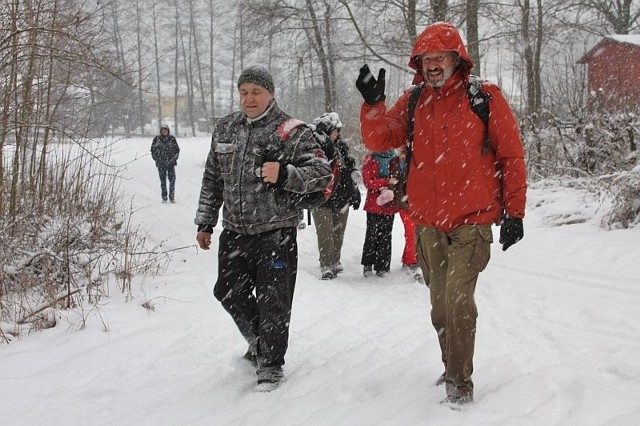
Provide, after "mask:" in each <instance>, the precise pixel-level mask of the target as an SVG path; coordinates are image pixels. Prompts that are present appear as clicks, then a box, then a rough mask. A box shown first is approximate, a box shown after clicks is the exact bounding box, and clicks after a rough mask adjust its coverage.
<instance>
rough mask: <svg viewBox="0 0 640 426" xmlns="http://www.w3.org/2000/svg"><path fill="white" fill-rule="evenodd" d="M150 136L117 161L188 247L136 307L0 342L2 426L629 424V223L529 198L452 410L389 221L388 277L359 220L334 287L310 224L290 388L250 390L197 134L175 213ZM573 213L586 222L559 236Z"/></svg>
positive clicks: (181, 167)
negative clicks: (223, 302)
mask: <svg viewBox="0 0 640 426" xmlns="http://www.w3.org/2000/svg"><path fill="white" fill-rule="evenodd" d="M150 142H151V139H150V138H149V139H129V140H122V141H119V142H118V143H117V145H116V147H117V149H116V150H115V157H116V159H117V160H118V161H119V162H120V163H122V164H124V163H126V162H128V161H130V160H132V159H134V158H137V160H135V161H133V162H132V163H131V164H129V165H128V166H127V177H128V179H127V180H126V181H125V182H124V183H123V188H124V189H125V192H126V194H127V196H130V197H131V198H132V199H133V205H134V206H135V207H136V208H137V212H136V213H135V216H134V219H135V220H136V221H137V223H140V224H142V225H143V226H144V227H145V228H146V229H148V230H149V231H150V233H151V239H152V240H153V241H154V242H156V243H159V242H161V241H164V245H163V246H164V249H166V250H171V249H172V248H180V247H186V248H183V249H180V250H177V251H174V252H171V256H172V257H171V262H170V264H169V268H168V270H167V272H166V274H165V275H162V276H158V277H154V278H146V279H144V280H138V281H137V285H136V287H135V288H134V290H133V293H134V298H133V300H126V297H125V296H124V295H122V294H120V293H118V292H117V291H116V290H113V291H112V292H111V296H112V297H111V298H110V299H109V300H106V301H103V302H102V303H101V304H100V305H99V306H98V307H96V308H94V309H92V310H90V311H85V312H74V313H71V314H69V316H68V318H61V320H60V321H59V325H58V326H57V327H55V328H53V329H50V330H46V331H44V332H41V333H34V334H32V335H29V336H25V337H23V338H21V339H19V340H16V341H13V342H12V343H10V344H8V345H0V419H1V420H0V423H1V424H2V425H65V426H67V425H92V426H93V425H216V426H226V425H228V426H240V425H247V426H253V425H260V426H268V425H281V426H282V425H305V426H307V425H331V426H334V425H344V426H370V425H385V426H411V425H474V426H480V425H513V426H522V425H541V426H542V425H544V426H550V425H562V426H566V425H580V426H582V425H608V426H627V425H637V424H640V355H639V354H640V262H639V259H640V256H639V252H640V251H639V248H640V228H636V229H631V230H616V231H603V230H601V229H600V228H599V227H598V217H599V215H601V214H603V211H602V209H598V205H597V204H596V203H595V202H593V201H591V200H590V199H589V197H585V196H584V195H583V194H581V193H580V192H578V191H568V190H554V189H550V188H546V189H545V188H532V189H531V190H530V192H529V202H528V212H527V217H526V219H525V239H524V240H523V241H521V242H520V243H518V244H517V245H515V246H513V247H512V248H510V249H509V251H507V252H506V253H505V252H502V251H501V250H500V248H499V245H498V244H494V246H493V253H492V260H491V262H490V263H489V266H488V268H487V270H486V271H485V272H483V273H482V274H481V275H480V279H479V282H478V287H477V303H478V309H479V318H478V333H477V344H476V355H475V373H474V382H475V385H476V393H475V397H476V398H475V399H476V401H475V403H474V404H473V405H471V406H470V407H468V408H466V409H465V410H464V411H462V412H456V411H452V410H450V409H449V408H447V407H444V406H442V405H440V404H439V402H440V400H441V399H443V397H444V389H443V388H442V387H435V386H434V382H435V380H436V379H437V377H438V376H439V375H440V374H441V373H442V365H441V363H440V360H439V358H440V353H439V348H438V343H437V338H436V334H435V331H434V330H433V328H432V327H431V324H430V320H429V309H430V307H429V298H428V293H427V289H426V287H425V286H424V285H420V284H417V283H416V282H414V281H412V279H411V278H409V277H408V276H406V275H405V274H404V273H403V272H402V271H401V270H400V254H401V250H402V245H403V238H402V224H401V222H400V220H399V218H398V219H397V220H396V223H395V228H394V246H393V248H394V255H393V256H394V257H393V263H392V271H391V273H390V274H389V275H388V276H387V277H385V278H384V279H380V278H378V277H372V278H369V279H366V278H364V277H362V275H361V266H360V254H361V250H362V243H363V241H364V230H365V214H364V212H363V211H361V210H360V211H352V212H351V214H350V217H349V223H348V227H347V236H346V238H345V247H344V251H343V257H342V264H343V265H344V267H345V272H344V273H342V274H341V275H340V276H339V278H338V279H335V280H333V281H322V280H320V279H319V268H318V255H317V246H316V237H315V231H314V228H313V227H310V228H307V229H305V230H302V231H300V232H299V245H300V261H299V265H300V268H299V269H300V270H299V274H298V282H297V286H296V295H295V299H294V307H293V316H292V323H291V337H290V347H289V351H288V354H287V363H286V365H285V374H286V376H287V381H286V382H285V383H284V385H283V386H282V387H281V388H280V389H278V390H276V391H274V392H271V393H267V394H264V393H255V392H253V388H254V383H255V374H254V371H253V368H252V367H251V366H250V365H249V364H248V363H247V362H246V361H244V360H243V359H242V358H241V356H242V355H243V354H244V351H245V350H246V345H245V343H244V341H243V339H242V338H241V336H240V334H239V332H238V331H237V329H236V328H235V325H234V324H233V322H232V320H231V318H230V317H229V316H228V315H227V313H226V312H225V311H224V310H223V309H222V307H221V306H220V304H219V303H218V302H216V301H215V300H214V298H213V295H212V292H211V290H212V287H213V284H214V282H215V279H216V263H217V254H216V250H215V249H216V248H217V247H214V250H211V251H209V252H203V251H199V250H197V249H196V247H195V230H196V229H195V226H194V225H193V217H194V212H195V209H196V202H197V198H198V193H199V187H200V178H201V175H202V169H203V167H204V159H205V157H206V153H207V151H208V148H209V141H208V138H192V139H179V141H178V142H179V143H180V146H181V150H182V152H181V156H180V160H179V164H178V168H177V174H178V181H177V191H176V198H177V201H178V202H177V204H173V205H172V204H161V202H160V194H159V188H158V187H159V184H158V179H157V176H156V171H155V167H154V165H153V162H152V160H151V158H150V157H149V156H148V155H147V153H148V149H149V146H150ZM575 218H578V219H580V218H582V219H583V220H586V222H585V223H581V224H574V225H564V226H556V225H557V224H559V223H562V222H571V221H572V219H575ZM494 231H495V233H496V234H497V231H498V229H497V228H495V229H494ZM216 236H217V235H216ZM496 236H497V235H496ZM496 239H497V238H496ZM214 241H217V240H216V239H214ZM145 302H147V303H148V304H149V305H151V306H152V307H153V309H152V310H150V309H145V308H144V307H142V306H141V305H142V304H143V303H145ZM81 316H84V317H86V318H87V322H86V327H84V328H81V327H80V326H79V320H78V318H79V317H81Z"/></svg>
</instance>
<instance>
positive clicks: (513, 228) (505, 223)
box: [499, 215, 524, 251]
mask: <svg viewBox="0 0 640 426" xmlns="http://www.w3.org/2000/svg"><path fill="white" fill-rule="evenodd" d="M522 238H524V226H523V225H522V219H518V218H517V217H511V216H508V215H507V216H505V217H504V218H503V219H502V224H501V225H500V240H499V242H500V244H502V251H506V250H507V249H508V248H509V247H511V246H512V245H514V244H515V243H517V242H518V241H520V240H521V239H522Z"/></svg>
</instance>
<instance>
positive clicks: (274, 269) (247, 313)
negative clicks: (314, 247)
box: [213, 228, 298, 370]
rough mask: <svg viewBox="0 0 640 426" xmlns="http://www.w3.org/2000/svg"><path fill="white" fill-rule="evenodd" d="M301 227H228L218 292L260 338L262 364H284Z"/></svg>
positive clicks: (242, 325) (248, 335)
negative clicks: (250, 231)
mask: <svg viewBox="0 0 640 426" xmlns="http://www.w3.org/2000/svg"><path fill="white" fill-rule="evenodd" d="M296 238H297V230H296V228H282V229H277V230H274V231H269V232H264V233H262V234H257V235H241V234H236V233H235V232H231V231H229V230H226V229H225V230H223V231H222V234H221V235H220V248H219V251H218V280H217V282H216V285H215V287H214V289H213V294H214V296H215V297H216V299H218V300H219V301H220V302H221V303H222V306H223V307H224V308H225V310H226V311H227V312H229V314H230V315H231V317H232V318H233V320H234V321H235V323H236V325H237V326H238V328H239V329H240V332H241V333H242V335H243V337H244V338H245V339H246V340H247V342H248V343H249V345H250V346H251V345H254V344H255V343H257V349H258V370H260V369H261V368H264V369H269V368H274V367H280V366H282V365H283V364H284V356H285V353H286V352H287V347H288V345H289V322H290V320H291V306H292V302H293V292H294V289H295V283H296V274H297V270H298V243H297V240H296Z"/></svg>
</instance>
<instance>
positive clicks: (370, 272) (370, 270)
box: [362, 265, 373, 278]
mask: <svg viewBox="0 0 640 426" xmlns="http://www.w3.org/2000/svg"><path fill="white" fill-rule="evenodd" d="M362 275H364V277H365V278H369V277H370V276H371V275H373V266H372V265H364V268H363V269H362Z"/></svg>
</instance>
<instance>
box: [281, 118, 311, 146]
mask: <svg viewBox="0 0 640 426" xmlns="http://www.w3.org/2000/svg"><path fill="white" fill-rule="evenodd" d="M300 126H306V123H305V122H304V121H302V120H298V119H297V118H289V119H287V120H285V121H284V122H282V124H280V125H279V126H278V129H277V130H276V133H277V134H278V136H280V139H281V140H283V141H286V140H287V139H289V136H290V135H291V132H292V131H294V130H295V129H297V128H298V127H300Z"/></svg>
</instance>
